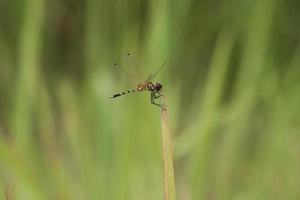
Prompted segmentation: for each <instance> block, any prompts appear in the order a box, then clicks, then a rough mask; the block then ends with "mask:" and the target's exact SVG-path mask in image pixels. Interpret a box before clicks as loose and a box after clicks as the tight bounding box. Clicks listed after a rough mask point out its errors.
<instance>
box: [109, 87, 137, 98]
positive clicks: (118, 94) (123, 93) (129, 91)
mask: <svg viewBox="0 0 300 200" xmlns="http://www.w3.org/2000/svg"><path fill="white" fill-rule="evenodd" d="M136 91H137V90H135V89H134V90H128V91H126V92H121V93H117V94H114V95H112V96H110V97H109V98H115V97H119V96H122V95H125V94H129V93H131V92H136Z"/></svg>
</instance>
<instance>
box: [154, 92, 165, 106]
mask: <svg viewBox="0 0 300 200" xmlns="http://www.w3.org/2000/svg"><path fill="white" fill-rule="evenodd" d="M161 96H163V95H161V94H160V95H158V96H156V95H155V93H154V92H151V103H152V104H154V105H156V106H158V107H160V108H162V109H166V108H165V106H166V105H162V104H158V103H156V102H155V101H154V99H157V98H159V97H161Z"/></svg>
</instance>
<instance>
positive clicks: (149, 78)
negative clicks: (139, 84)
mask: <svg viewBox="0 0 300 200" xmlns="http://www.w3.org/2000/svg"><path fill="white" fill-rule="evenodd" d="M166 64H167V63H166V62H164V63H163V64H162V65H161V66H160V67H159V68H158V69H157V70H156V71H155V72H154V73H151V74H150V76H149V77H148V79H147V80H148V81H151V80H152V79H154V78H155V77H156V76H157V74H158V73H159V72H160V71H161V70H162V69H163V68H164V67H165V66H166Z"/></svg>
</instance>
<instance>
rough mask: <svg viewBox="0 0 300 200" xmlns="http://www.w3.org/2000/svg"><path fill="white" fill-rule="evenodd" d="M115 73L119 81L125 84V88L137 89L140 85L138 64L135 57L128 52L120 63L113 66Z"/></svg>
mask: <svg viewBox="0 0 300 200" xmlns="http://www.w3.org/2000/svg"><path fill="white" fill-rule="evenodd" d="M112 67H113V71H114V73H115V76H116V77H117V79H118V80H119V81H120V82H121V83H122V84H124V87H125V88H126V87H130V88H132V87H136V86H137V84H138V83H139V78H138V75H137V70H138V67H137V62H136V60H135V58H134V56H133V55H132V54H131V53H129V52H127V53H125V54H123V55H122V57H121V59H120V61H119V62H116V63H114V64H113V66H112Z"/></svg>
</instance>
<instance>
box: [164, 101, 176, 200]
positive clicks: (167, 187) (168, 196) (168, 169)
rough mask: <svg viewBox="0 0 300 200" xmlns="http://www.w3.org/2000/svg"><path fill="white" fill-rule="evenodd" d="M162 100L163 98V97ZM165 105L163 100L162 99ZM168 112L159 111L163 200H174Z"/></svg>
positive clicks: (174, 191) (173, 176)
mask: <svg viewBox="0 0 300 200" xmlns="http://www.w3.org/2000/svg"><path fill="white" fill-rule="evenodd" d="M163 98H164V97H163ZM163 104H165V99H163ZM167 114H168V112H167V110H165V109H162V111H161V121H162V151H163V152H162V153H163V167H164V197H165V198H164V199H165V200H175V199H176V190H175V175H174V166H173V146H172V140H171V135H170V129H169V124H168V116H167Z"/></svg>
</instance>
